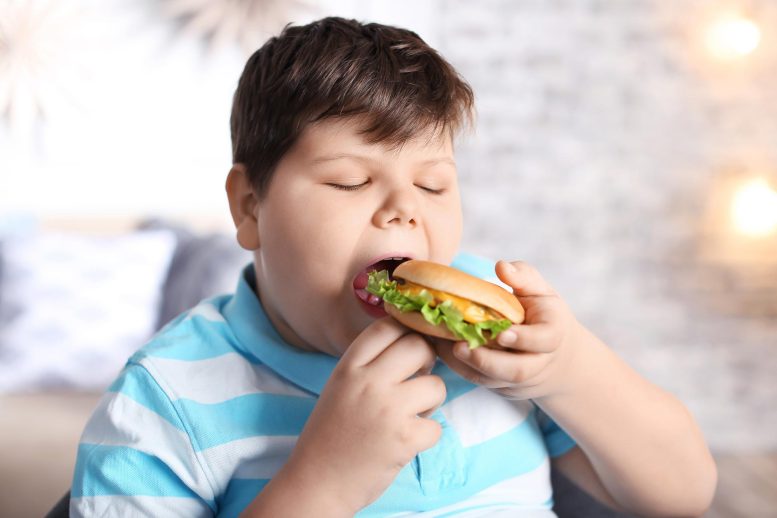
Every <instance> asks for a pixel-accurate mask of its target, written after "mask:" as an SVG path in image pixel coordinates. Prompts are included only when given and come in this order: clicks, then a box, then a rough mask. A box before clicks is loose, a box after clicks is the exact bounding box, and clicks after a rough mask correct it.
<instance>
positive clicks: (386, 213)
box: [373, 186, 419, 228]
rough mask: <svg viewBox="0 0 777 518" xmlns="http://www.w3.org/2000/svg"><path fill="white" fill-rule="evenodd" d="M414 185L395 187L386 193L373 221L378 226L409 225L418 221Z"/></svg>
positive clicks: (413, 224)
mask: <svg viewBox="0 0 777 518" xmlns="http://www.w3.org/2000/svg"><path fill="white" fill-rule="evenodd" d="M413 189H414V187H412V186H410V187H409V188H405V187H396V188H394V189H391V190H390V191H388V192H387V193H386V196H385V198H384V200H383V204H382V205H381V206H380V208H379V209H378V210H377V211H376V212H375V215H374V216H373V223H374V224H375V226H376V227H379V228H389V227H391V226H394V225H396V226H409V227H411V228H414V227H416V226H417V225H418V223H419V214H418V202H417V200H416V196H417V193H416V192H414V190H413Z"/></svg>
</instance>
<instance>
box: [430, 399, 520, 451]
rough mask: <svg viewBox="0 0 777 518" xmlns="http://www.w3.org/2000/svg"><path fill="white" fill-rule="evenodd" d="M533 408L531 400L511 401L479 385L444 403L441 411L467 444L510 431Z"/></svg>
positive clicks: (462, 441)
mask: <svg viewBox="0 0 777 518" xmlns="http://www.w3.org/2000/svg"><path fill="white" fill-rule="evenodd" d="M532 408H533V406H532V403H531V401H528V400H524V401H510V400H508V399H506V398H503V397H502V396H499V395H498V394H495V393H493V392H491V391H490V390H488V389H487V388H484V387H478V388H476V389H474V390H471V391H469V392H467V393H466V394H464V395H462V396H459V397H457V398H456V399H454V400H453V401H451V402H450V403H448V404H447V405H444V406H443V407H442V408H441V411H442V413H443V415H444V416H445V419H447V420H448V423H449V424H450V425H451V426H452V427H453V429H454V430H456V433H458V434H459V437H460V438H461V443H462V445H463V446H464V447H465V448H466V447H469V446H472V445H475V444H480V443H482V442H485V441H488V440H489V439H493V438H494V437H498V436H499V435H502V434H503V433H505V432H509V431H510V430H512V429H513V428H515V427H516V426H518V425H519V424H521V423H522V422H523V421H524V420H526V418H527V417H528V416H529V414H530V413H531V411H532Z"/></svg>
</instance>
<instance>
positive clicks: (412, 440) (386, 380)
mask: <svg viewBox="0 0 777 518" xmlns="http://www.w3.org/2000/svg"><path fill="white" fill-rule="evenodd" d="M435 359H436V354H435V352H434V349H433V348H432V347H431V346H430V345H429V344H428V343H427V342H426V340H424V339H423V338H422V337H421V336H420V335H418V334H415V333H412V332H411V331H410V330H408V329H407V328H406V327H404V326H402V325H400V324H398V323H397V322H396V321H395V320H393V319H391V318H384V319H381V320H378V321H376V322H374V323H373V324H371V325H370V326H369V327H368V328H367V329H365V330H364V331H363V332H362V333H361V334H360V335H359V336H358V337H357V338H356V340H354V342H353V343H352V344H351V345H350V347H349V348H348V350H347V351H346V352H345V354H344V355H343V356H342V358H341V359H340V361H339V363H338V365H337V367H336V368H335V370H334V371H333V373H332V376H331V378H330V379H329V382H328V383H327V384H326V386H325V387H324V390H323V392H322V393H321V398H320V399H319V401H318V403H317V404H316V407H315V408H314V409H313V412H312V413H311V415H310V418H309V419H308V421H307V424H306V425H305V428H304V430H303V431H302V434H301V435H300V437H299V440H298V442H297V445H296V447H295V449H294V452H293V453H292V455H291V458H290V460H289V463H288V464H287V467H286V468H284V469H287V468H288V469H293V470H295V472H296V473H297V475H298V476H297V477H295V478H296V480H297V481H298V482H302V483H304V484H305V486H308V484H307V482H310V484H312V485H313V486H312V487H313V488H314V489H315V491H317V492H319V491H324V492H327V493H329V497H330V500H329V501H334V502H338V503H339V504H340V505H342V504H346V507H345V508H344V510H345V512H346V513H351V514H353V513H355V512H356V511H358V510H359V509H361V508H363V507H365V506H366V505H368V504H369V503H370V502H372V501H373V500H375V499H377V498H378V497H379V496H380V495H381V493H383V491H384V490H385V489H386V488H387V487H388V486H389V485H390V484H391V482H392V481H393V480H394V478H395V477H396V475H397V474H398V473H399V471H400V470H401V469H402V467H404V466H405V465H406V464H407V463H408V462H410V461H411V460H412V459H413V457H414V456H415V455H416V454H417V453H418V452H420V451H422V450H426V449H428V448H430V447H432V446H433V445H434V444H435V443H436V442H437V441H438V439H439V438H440V434H441V433H442V430H441V427H440V424H439V423H438V422H436V421H434V420H432V419H428V418H426V417H419V416H424V415H427V414H428V413H431V411H433V410H434V409H435V408H436V407H438V406H439V405H441V404H442V403H443V402H444V400H445V383H444V382H443V381H442V379H441V378H440V377H438V376H434V375H430V374H429V372H430V371H431V369H432V367H433V365H434V362H435ZM416 374H417V376H414V375H416ZM299 489H300V490H302V491H306V490H307V488H305V489H304V490H303V489H302V488H299ZM322 516H323V515H322Z"/></svg>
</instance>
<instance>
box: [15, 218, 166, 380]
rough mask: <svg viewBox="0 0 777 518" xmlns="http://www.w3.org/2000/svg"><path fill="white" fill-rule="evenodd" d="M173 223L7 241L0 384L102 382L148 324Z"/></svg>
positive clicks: (158, 295) (147, 330)
mask: <svg viewBox="0 0 777 518" xmlns="http://www.w3.org/2000/svg"><path fill="white" fill-rule="evenodd" d="M175 245H176V238H175V235H174V234H173V233H172V232H170V231H165V230H155V231H145V232H133V233H128V234H122V235H119V236H109V237H106V236H85V235H79V234H70V233H53V232H51V233H45V232H44V233H33V234H32V235H29V236H14V237H13V238H9V239H4V242H3V248H2V253H3V272H2V280H0V285H2V287H3V305H2V307H0V392H28V391H38V390H48V389H78V390H96V389H99V390H102V389H104V388H106V387H107V385H108V384H109V383H110V382H111V381H112V380H113V379H114V378H115V376H116V374H117V373H118V371H119V370H121V368H122V367H123V366H124V364H125V362H126V360H127V358H128V357H129V356H130V355H131V354H132V353H133V351H135V350H136V349H137V348H138V347H140V346H141V345H143V343H144V342H145V341H146V340H147V339H148V338H149V337H150V336H151V334H152V333H153V331H154V325H155V323H156V317H157V314H158V308H159V303H160V300H161V294H162V286H163V284H164V281H165V278H166V276H167V271H168V268H169V266H170V261H171V259H172V257H173V252H174V250H175Z"/></svg>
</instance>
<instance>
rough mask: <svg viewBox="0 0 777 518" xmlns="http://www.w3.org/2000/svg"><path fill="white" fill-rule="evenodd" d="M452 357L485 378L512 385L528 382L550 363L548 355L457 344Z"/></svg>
mask: <svg viewBox="0 0 777 518" xmlns="http://www.w3.org/2000/svg"><path fill="white" fill-rule="evenodd" d="M453 356H454V357H455V358H456V359H458V360H460V361H461V362H462V363H464V364H465V365H467V366H469V367H471V368H472V369H474V370H475V371H477V372H479V373H481V374H482V375H483V376H485V377H487V378H490V379H493V380H498V381H502V382H505V383H508V384H513V385H521V384H524V383H527V382H530V381H531V380H532V379H533V378H535V376H537V375H538V374H539V373H540V372H542V371H543V370H544V369H545V367H547V365H548V364H549V363H550V361H551V355H549V354H542V353H529V352H526V353H521V352H514V351H500V350H497V349H490V348H488V347H478V348H477V349H470V348H469V347H468V346H467V344H466V343H457V344H456V345H455V346H454V347H453ZM529 384H531V383H529ZM491 388H496V387H491Z"/></svg>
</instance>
